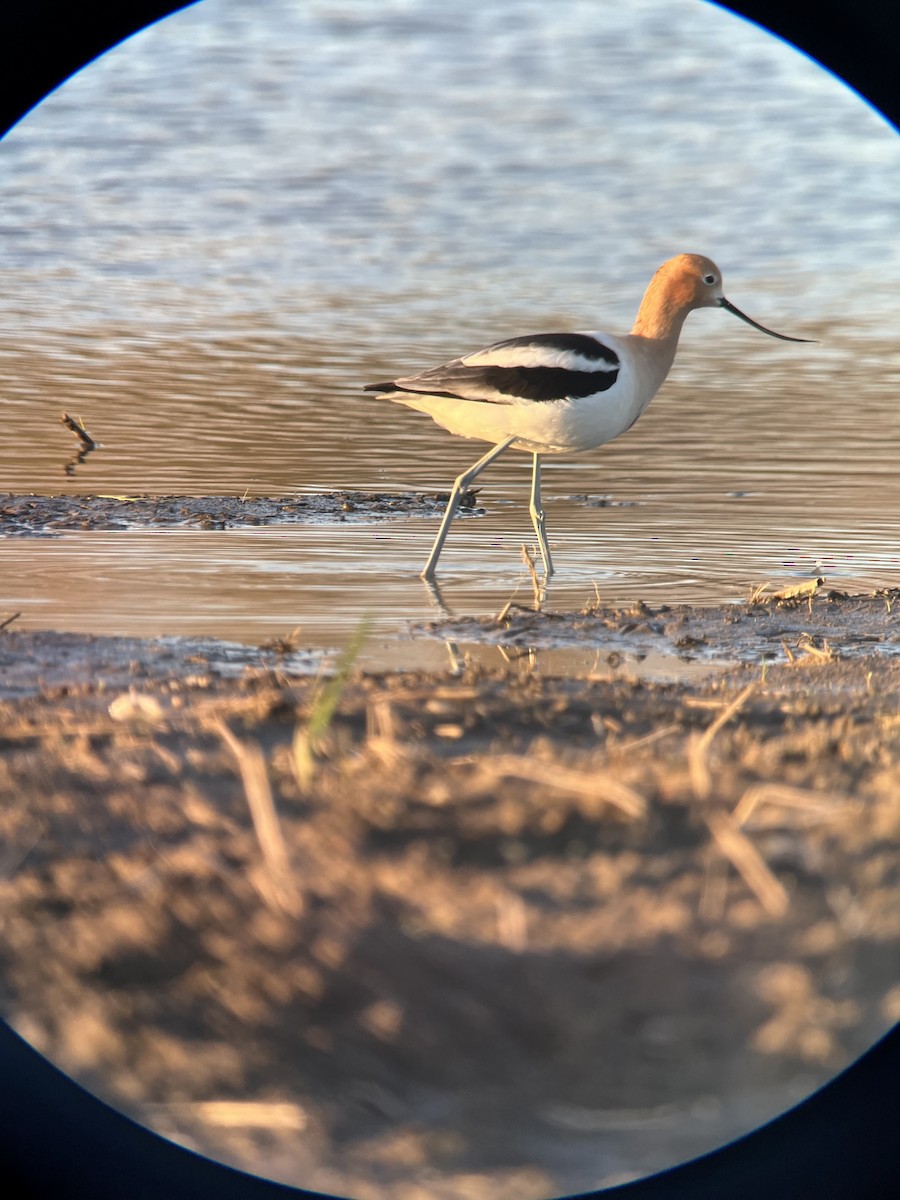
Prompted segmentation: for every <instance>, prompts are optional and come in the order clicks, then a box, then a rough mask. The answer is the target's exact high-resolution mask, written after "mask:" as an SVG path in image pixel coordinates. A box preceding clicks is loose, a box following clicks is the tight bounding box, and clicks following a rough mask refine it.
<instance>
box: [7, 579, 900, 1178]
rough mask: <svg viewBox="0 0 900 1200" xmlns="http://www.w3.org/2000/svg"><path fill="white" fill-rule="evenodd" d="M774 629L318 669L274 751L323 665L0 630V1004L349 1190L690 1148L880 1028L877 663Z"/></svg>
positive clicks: (213, 1123)
mask: <svg viewBox="0 0 900 1200" xmlns="http://www.w3.org/2000/svg"><path fill="white" fill-rule="evenodd" d="M832 603H833V604H834V605H835V608H834V612H835V617H836V619H837V620H840V612H839V609H840V608H841V604H840V601H833V602H832ZM847 603H848V604H849V603H850V602H849V601H847ZM803 604H804V605H806V601H804V602H803ZM819 604H820V601H818V600H817V601H816V603H815V606H812V605H811V606H810V611H812V608H813V607H816V608H817V610H818V606H819ZM758 607H760V608H767V611H768V616H769V617H771V612H772V609H771V606H758ZM793 607H794V608H795V609H796V608H797V606H796V605H795V606H793ZM876 607H877V610H878V611H884V612H885V613H887V614H890V613H891V608H892V605H891V602H890V599H889V598H888V599H885V600H884V602H883V603H880V602H879V605H878V606H876ZM873 611H875V610H874V609H873ZM735 612H737V613H739V614H740V615H741V616H742V618H744V617H746V618H747V619H751V620H752V619H753V618H752V614H751V615H750V616H749V617H747V614H748V613H750V608H749V607H748V608H747V609H746V611H745V610H744V609H742V608H740V607H739V608H738V609H735V610H732V616H733V615H734V613H735ZM595 616H597V617H598V619H602V618H603V613H602V611H601V610H597V613H595ZM765 618H766V612H764V613H763V615H762V616H761V617H760V620H762V619H765ZM524 619H525V618H522V620H524ZM607 619H608V622H609V621H614V620H616V619H618V618H617V617H616V615H615V614H610V615H608V618H607ZM529 620H531V619H529ZM532 625H533V621H532ZM739 629H740V622H734V621H732V622H730V623H729V622H728V621H726V620H725V617H724V616H722V618H721V620H720V622H719V628H718V630H717V636H718V637H720V638H727V637H729V636H737V634H736V633H733V632H732V633H729V630H731V631H734V630H739ZM707 632H708V631H707ZM285 649H286V650H287V649H289V647H287V646H286V647H285ZM857 649H859V645H857ZM794 653H795V661H794V662H793V663H782V664H781V665H769V666H767V667H766V668H763V667H761V666H760V665H759V664H756V665H747V666H741V667H736V668H734V669H731V670H729V671H728V672H727V673H723V674H716V675H711V676H710V677H709V678H707V679H706V680H705V681H703V682H693V683H679V684H653V683H648V682H646V681H640V680H638V679H636V678H627V677H625V678H618V677H615V678H601V677H591V676H585V677H584V678H548V677H544V676H542V675H541V674H540V673H535V672H534V671H532V670H531V669H530V667H529V660H528V658H527V657H524V658H522V659H520V660H517V661H515V660H514V661H512V662H510V664H509V665H508V666H507V667H504V668H503V669H502V670H501V669H498V670H489V669H486V668H484V667H473V666H468V667H466V668H465V669H464V670H463V671H462V673H461V674H452V673H451V672H450V671H449V670H448V671H447V672H446V673H427V674H426V673H416V672H406V673H402V674H393V675H362V674H358V675H351V677H350V679H349V681H348V683H347V685H346V687H345V688H344V690H343V693H342V695H341V696H340V699H339V702H338V705H337V710H336V713H335V716H334V719H333V720H332V722H331V723H330V725H329V726H328V728H327V729H326V731H325V732H324V734H323V735H322V738H321V740H320V742H319V744H318V749H317V753H316V754H315V756H311V755H310V754H309V752H308V751H309V747H308V744H307V742H306V741H305V740H304V738H305V732H306V731H308V730H309V728H310V721H311V720H312V721H313V722H315V721H316V720H318V719H319V718H320V717H321V715H322V713H323V708H324V705H325V703H326V701H323V699H322V695H323V687H324V684H323V682H317V681H316V680H314V679H298V678H295V677H292V676H290V675H289V674H288V673H287V672H286V670H285V669H282V668H280V667H279V666H278V663H277V661H276V662H272V661H270V662H269V664H268V665H267V666H265V667H259V668H255V669H248V670H245V671H244V673H243V674H242V675H240V676H239V677H237V678H233V679H229V678H226V677H223V675H221V674H219V673H218V672H217V669H216V668H215V667H214V666H213V665H211V664H212V662H213V658H214V656H213V655H211V654H205V653H204V652H203V650H202V649H199V650H198V648H197V646H196V645H194V646H193V647H188V649H187V650H185V651H184V652H182V653H180V654H179V651H178V648H177V646H173V645H172V644H169V645H168V646H167V647H166V648H165V649H163V648H162V647H161V645H160V643H153V642H146V643H140V642H137V641H134V640H132V641H130V642H128V644H127V645H125V643H124V642H123V643H116V642H115V641H113V640H104V639H90V638H81V637H76V636H74V635H57V634H50V633H47V634H40V633H21V634H17V633H15V632H14V629H13V628H8V629H6V630H5V631H4V632H2V633H0V666H2V668H3V684H4V689H5V695H6V696H7V697H8V698H7V699H6V700H4V701H2V702H0V794H2V797H3V800H2V804H0V838H2V858H0V973H2V983H0V989H2V990H0V1004H2V1012H3V1014H4V1015H5V1016H6V1017H7V1018H8V1019H10V1020H11V1021H12V1022H13V1024H14V1025H15V1026H16V1028H18V1029H19V1030H20V1032H22V1033H23V1034H24V1035H25V1036H26V1037H28V1038H29V1040H30V1041H31V1042H32V1043H33V1044H34V1045H35V1046H36V1047H37V1048H38V1049H40V1050H41V1051H43V1052H44V1053H46V1054H48V1055H49V1056H50V1057H51V1058H52V1059H53V1060H54V1061H56V1062H57V1063H58V1064H60V1065H61V1066H62V1067H63V1068H64V1069H66V1070H67V1071H68V1072H69V1073H70V1074H72V1075H73V1076H74V1077H75V1078H77V1079H78V1080H80V1081H81V1082H83V1083H85V1084H86V1085H87V1086H88V1087H90V1088H91V1089H92V1090H94V1091H96V1092H97V1093H98V1094H100V1095H102V1096H104V1097H105V1098H107V1099H109V1100H111V1101H112V1102H113V1103H114V1104H116V1106H117V1107H119V1108H121V1109H122V1110H124V1111H125V1112H128V1113H130V1114H133V1115H135V1116H137V1117H138V1118H139V1119H141V1120H143V1121H145V1122H146V1123H148V1124H151V1125H152V1126H154V1127H155V1128H157V1129H159V1130H160V1131H162V1132H164V1133H166V1134H167V1135H169V1136H172V1137H174V1138H176V1139H177V1140H180V1141H182V1142H184V1143H186V1144H188V1145H192V1146H195V1147H197V1148H199V1149H201V1150H202V1151H204V1152H206V1153H209V1154H211V1155H214V1156H216V1157H220V1158H223V1159H225V1160H227V1161H230V1162H232V1163H235V1164H237V1165H241V1166H243V1167H245V1168H248V1169H250V1170H254V1171H257V1172H259V1173H263V1174H268V1175H271V1176H274V1177H277V1178H281V1179H286V1180H289V1181H291V1182H294V1183H298V1184H303V1185H305V1186H308V1187H313V1188H316V1189H319V1190H323V1191H332V1192H340V1193H343V1194H352V1195H354V1196H358V1197H362V1198H363V1200H369V1198H375V1197H379V1198H380V1197H386V1196H388V1195H390V1196H392V1197H397V1198H399V1200H419V1198H420V1197H425V1196H441V1197H448V1198H450V1197H454V1198H455V1197H472V1198H480V1197H482V1196H485V1197H486V1196H488V1195H489V1194H496V1191H497V1188H498V1187H502V1188H503V1190H504V1194H506V1195H507V1196H509V1197H510V1198H512V1200H518V1198H522V1200H530V1198H532V1197H537V1196H542V1195H547V1194H551V1193H553V1192H557V1193H558V1192H562V1191H575V1190H579V1189H586V1188H590V1187H594V1186H598V1185H600V1184H603V1183H612V1182H614V1181H617V1180H621V1179H625V1178H629V1177H632V1176H634V1175H640V1174H644V1173H646V1172H648V1171H650V1170H653V1169H656V1168H659V1167H663V1166H666V1165H669V1164H670V1163H672V1162H675V1161H678V1160H681V1159H683V1158H685V1157H688V1156H690V1155H692V1154H695V1153H698V1152H700V1151H702V1150H705V1149H708V1148H710V1147H712V1146H715V1145H718V1144H720V1143H721V1142H722V1141H724V1140H726V1139H727V1138H729V1137H732V1136H734V1135H736V1134H738V1133H740V1132H743V1131H745V1130H747V1129H749V1128H751V1127H753V1126H754V1125H756V1124H758V1123H759V1122H761V1121H763V1120H765V1119H767V1118H768V1117H770V1116H772V1115H774V1114H775V1113H777V1112H779V1111H782V1110H783V1109H784V1108H786V1107H788V1106H789V1105H790V1104H792V1103H794V1102H795V1101H796V1100H798V1099H800V1098H801V1097H802V1096H804V1095H807V1094H808V1093H809V1092H810V1091H811V1090H812V1089H813V1088H814V1087H816V1086H817V1085H818V1084H820V1083H821V1082H823V1081H825V1080H826V1079H828V1078H829V1077H831V1076H832V1075H833V1074H834V1073H835V1072H836V1071H838V1070H839V1069H840V1068H841V1067H843V1066H844V1065H846V1064H847V1063H848V1062H850V1061H851V1060H852V1059H853V1058H854V1057H855V1056H856V1055H858V1054H859V1053H860V1052H861V1051H862V1050H864V1049H865V1048H867V1047H868V1046H869V1045H871V1044H872V1042H873V1041H874V1040H875V1039H876V1038H877V1037H878V1036H879V1035H880V1034H881V1033H882V1032H883V1031H884V1030H885V1029H886V1028H888V1027H889V1025H890V1024H891V1023H892V1022H893V1021H894V1020H896V1019H898V1018H900V985H898V982H897V981H898V979H900V851H898V834H900V762H898V749H900V706H898V699H897V698H898V686H900V662H895V661H893V660H891V659H889V658H883V657H876V656H874V655H865V654H864V655H862V656H860V657H856V658H855V659H853V658H841V657H840V655H839V651H838V652H837V655H835V654H832V653H831V652H823V651H821V650H819V652H816V647H815V645H813V644H812V643H809V644H808V645H807V647H806V648H805V649H803V648H802V647H801V648H799V649H795V652H794ZM276 659H277V653H276ZM116 660H118V661H116ZM101 661H102V662H104V663H105V664H107V666H105V667H104V669H103V670H100V669H99V668H98V667H96V665H95V666H94V667H93V668H92V667H91V664H92V663H93V664H97V663H99V662H101ZM285 661H287V660H285ZM54 663H55V668H54ZM109 664H114V665H115V667H116V670H113V669H112V665H109Z"/></svg>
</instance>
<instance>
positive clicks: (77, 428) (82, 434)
mask: <svg viewBox="0 0 900 1200" xmlns="http://www.w3.org/2000/svg"><path fill="white" fill-rule="evenodd" d="M60 422H61V423H62V424H63V425H65V427H66V429H70V430H71V431H72V433H74V434H75V436H76V437H77V438H78V440H79V441H80V442H81V444H82V446H84V448H85V450H96V449H97V443H96V442H95V441H94V439H93V438H92V437H91V435H90V434H89V433H88V431H87V430H86V429H85V427H84V422H83V421H82V420H81V418H80V417H79V418H78V420H77V421H76V419H75V418H74V417H70V416H69V414H68V413H67V412H64V413H63V415H62V416H61V417H60Z"/></svg>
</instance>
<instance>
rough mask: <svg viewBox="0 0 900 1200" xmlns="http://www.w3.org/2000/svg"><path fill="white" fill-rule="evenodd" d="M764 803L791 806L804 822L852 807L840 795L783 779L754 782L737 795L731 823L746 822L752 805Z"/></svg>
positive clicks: (741, 823) (754, 809) (750, 813)
mask: <svg viewBox="0 0 900 1200" xmlns="http://www.w3.org/2000/svg"><path fill="white" fill-rule="evenodd" d="M764 804H766V805H772V806H773V807H777V808H784V809H789V810H792V811H793V812H795V813H796V814H797V815H798V816H799V817H800V819H801V821H802V822H803V823H806V824H812V823H813V822H814V821H817V820H820V819H821V818H823V817H830V816H835V815H837V814H838V813H841V812H846V811H847V809H849V808H852V807H853V805H852V803H851V802H850V801H849V800H846V799H845V798H844V797H843V796H833V795H827V794H826V793H823V792H811V791H808V790H807V789H806V788H798V787H790V786H789V785H788V784H786V783H756V784H754V785H753V786H752V787H749V788H747V790H746V792H744V794H743V796H741V798H740V800H739V801H738V803H737V805H736V806H735V808H734V810H733V812H732V814H731V819H732V821H734V823H735V825H746V824H747V823H748V822H749V820H750V818H751V817H752V815H753V813H754V812H755V811H756V809H757V808H759V807H761V806H762V805H764Z"/></svg>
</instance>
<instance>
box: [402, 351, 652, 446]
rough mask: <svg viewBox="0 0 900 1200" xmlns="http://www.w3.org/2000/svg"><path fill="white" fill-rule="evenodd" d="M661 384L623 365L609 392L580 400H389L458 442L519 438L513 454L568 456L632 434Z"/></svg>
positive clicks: (414, 397)
mask: <svg viewBox="0 0 900 1200" xmlns="http://www.w3.org/2000/svg"><path fill="white" fill-rule="evenodd" d="M661 382H662V380H657V379H656V378H653V379H644V378H642V377H641V373H640V372H638V371H635V370H634V369H633V367H632V365H631V364H627V365H626V364H624V363H623V369H622V370H621V372H620V374H619V378H618V379H617V380H616V382H615V384H614V385H613V386H612V387H611V388H609V389H608V390H607V391H605V392H599V393H597V394H596V395H594V396H584V397H581V398H578V399H569V400H542V401H533V400H515V401H513V402H512V403H510V404H490V403H486V402H482V401H477V400H458V399H454V398H452V397H448V396H422V395H418V394H415V393H410V392H396V393H392V394H391V396H390V399H391V400H393V401H395V402H396V403H398V404H405V405H406V407H407V408H414V409H417V410H418V411H419V412H424V413H428V415H429V416H430V417H432V418H433V420H435V421H436V422H437V423H438V425H440V426H442V427H443V428H444V429H447V430H449V432H450V433H455V434H458V435H459V436H460V437H467V438H477V439H479V440H480V441H484V442H493V443H494V444H496V443H498V442H502V441H504V440H505V439H506V438H508V437H515V438H516V441H515V442H514V443H513V449H515V450H527V451H529V452H531V453H535V454H565V453H578V452H580V451H584V450H592V449H594V447H595V446H602V445H603V444H604V443H605V442H611V441H612V440H613V438H617V437H618V436H619V434H621V433H624V432H625V430H626V429H630V428H631V426H632V425H633V424H634V422H635V421H636V420H637V419H638V417H639V416H640V415H641V413H642V412H643V411H644V409H645V408H646V407H647V405H648V404H649V403H650V401H651V400H652V399H653V396H654V395H655V393H656V391H657V388H658V387H659V384H660V383H661Z"/></svg>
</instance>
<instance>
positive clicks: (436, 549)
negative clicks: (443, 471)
mask: <svg viewBox="0 0 900 1200" xmlns="http://www.w3.org/2000/svg"><path fill="white" fill-rule="evenodd" d="M515 440H516V439H515V438H514V437H508V438H506V440H505V441H502V442H498V444H497V445H496V446H493V447H492V448H491V449H490V450H488V452H487V454H485V455H484V456H483V457H482V458H479V460H478V462H477V463H473V464H472V466H471V467H469V469H468V471H463V473H462V475H459V476H457V478H456V481H455V482H454V484H453V491H452V492H451V493H450V500H449V502H448V504H447V509H446V511H445V513H444V519H443V520H442V521H441V527H440V529H439V530H438V535H437V537H436V538H435V539H434V545H433V546H432V547H431V553H430V554H429V555H428V562H427V563H426V564H425V566H424V567H423V569H422V575H421V577H422V579H434V569H435V567H436V566H437V560H438V559H439V558H440V556H441V550H442V549H443V548H444V542H445V541H446V540H447V534H448V533H449V531H450V522H451V521H452V520H453V518H454V517H455V516H456V510H457V508H458V506H459V498H460V496H461V495H462V494H463V492H464V491H465V490H466V488H467V487H468V486H469V484H470V483H471V482H472V481H473V480H474V479H477V478H478V476H479V475H480V474H481V472H482V471H483V470H484V468H485V467H486V466H488V465H489V464H490V463H492V462H493V461H494V459H495V458H499V457H500V455H501V454H502V453H503V451H504V450H508V449H509V448H510V446H511V445H512V444H513V442H514V441H515Z"/></svg>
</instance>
